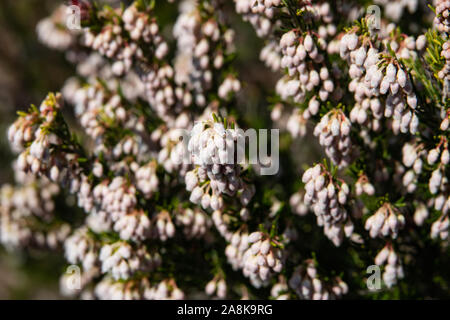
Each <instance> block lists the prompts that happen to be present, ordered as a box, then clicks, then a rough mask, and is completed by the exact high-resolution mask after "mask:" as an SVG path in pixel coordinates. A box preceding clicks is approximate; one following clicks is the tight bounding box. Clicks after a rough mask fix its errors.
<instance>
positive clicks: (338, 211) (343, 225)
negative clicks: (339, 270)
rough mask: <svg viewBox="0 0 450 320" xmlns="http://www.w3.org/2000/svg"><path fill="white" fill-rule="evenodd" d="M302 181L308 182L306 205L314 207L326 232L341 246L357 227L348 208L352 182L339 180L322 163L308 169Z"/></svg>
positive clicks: (318, 221) (306, 186)
mask: <svg viewBox="0 0 450 320" xmlns="http://www.w3.org/2000/svg"><path fill="white" fill-rule="evenodd" d="M302 181H303V183H305V184H306V185H305V190H306V193H305V196H304V202H305V204H307V205H309V206H311V208H312V210H313V211H314V214H315V215H316V217H317V224H318V225H319V226H323V227H324V233H325V235H326V236H327V237H328V238H329V239H330V240H332V241H333V243H334V244H335V245H336V246H339V245H340V244H341V243H342V240H343V238H344V236H346V237H350V236H351V235H352V233H353V228H354V226H353V222H352V221H351V219H350V216H349V214H348V212H347V209H346V204H347V202H348V200H349V197H350V189H349V187H348V185H347V184H346V183H345V182H344V181H338V180H336V179H335V178H334V177H333V176H332V175H331V174H330V172H328V171H327V170H326V169H325V167H324V165H322V164H316V165H315V166H314V167H312V168H309V169H308V170H306V171H305V173H304V174H303V177H302Z"/></svg>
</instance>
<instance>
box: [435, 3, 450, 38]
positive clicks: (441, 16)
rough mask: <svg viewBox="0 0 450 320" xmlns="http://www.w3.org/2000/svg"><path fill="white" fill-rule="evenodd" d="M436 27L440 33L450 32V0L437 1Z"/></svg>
mask: <svg viewBox="0 0 450 320" xmlns="http://www.w3.org/2000/svg"><path fill="white" fill-rule="evenodd" d="M434 25H435V26H436V28H437V29H438V31H439V32H446V33H448V32H449V31H450V3H449V2H448V0H436V16H435V18H434Z"/></svg>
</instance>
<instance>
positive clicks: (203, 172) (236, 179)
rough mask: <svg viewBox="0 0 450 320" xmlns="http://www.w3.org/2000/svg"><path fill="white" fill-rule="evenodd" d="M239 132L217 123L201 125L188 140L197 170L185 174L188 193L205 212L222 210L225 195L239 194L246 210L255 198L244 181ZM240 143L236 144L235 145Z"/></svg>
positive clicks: (199, 123)
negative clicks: (240, 158) (239, 157)
mask: <svg viewBox="0 0 450 320" xmlns="http://www.w3.org/2000/svg"><path fill="white" fill-rule="evenodd" d="M240 135H242V133H240V131H239V130H238V129H230V128H226V127H225V126H224V124H223V123H221V122H216V121H211V120H208V121H201V122H198V123H197V124H195V126H194V128H193V129H192V133H191V138H190V140H189V145H188V150H189V152H191V155H192V160H193V163H194V164H196V165H197V167H196V168H195V169H194V170H192V171H189V172H188V173H187V174H186V190H188V191H191V196H190V200H191V202H193V203H196V204H201V206H202V207H203V208H204V209H207V208H211V209H213V210H220V209H222V208H223V205H224V200H223V195H228V196H235V195H236V194H238V197H239V200H240V202H241V203H242V205H243V206H247V205H248V203H249V202H250V200H251V198H252V197H253V195H254V192H255V191H254V186H253V185H248V184H246V183H245V182H244V181H243V179H242V178H241V170H242V169H241V165H240V164H238V163H236V162H238V161H239V162H240V161H241V160H239V159H237V160H236V152H237V155H238V156H239V150H236V149H237V148H239V143H237V142H239V139H243V138H242V136H240ZM236 143H237V144H236ZM242 156H243V154H242Z"/></svg>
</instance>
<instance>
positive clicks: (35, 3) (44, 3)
mask: <svg viewBox="0 0 450 320" xmlns="http://www.w3.org/2000/svg"><path fill="white" fill-rule="evenodd" d="M61 2H62V1H61V0H2V1H0V43H1V45H0V132H1V134H0V154H1V156H0V161H1V164H0V184H4V183H13V181H14V177H13V172H12V170H11V161H12V160H13V158H14V157H13V154H12V153H11V151H10V148H9V145H8V141H7V139H6V130H7V128H8V126H9V125H10V124H11V123H12V122H13V121H14V119H15V117H16V112H17V110H24V109H27V108H28V107H29V105H30V104H32V103H33V104H39V103H40V101H41V100H42V99H43V98H44V97H45V95H46V93H47V92H49V91H57V90H59V88H61V86H62V84H63V83H64V80H65V79H66V78H67V77H68V76H69V75H70V74H73V71H74V68H73V66H71V65H70V64H69V63H67V62H66V60H65V58H64V53H61V52H55V51H52V50H50V49H48V48H46V47H45V46H43V45H42V44H40V43H39V42H38V40H37V36H36V31H35V27H36V24H37V23H38V21H39V20H40V19H42V18H44V17H46V16H47V15H49V14H50V13H51V12H52V10H53V9H54V8H55V7H56V6H58V5H59V4H61ZM63 266H64V257H63V255H62V254H61V252H59V253H49V252H39V251H27V252H18V251H14V253H8V252H7V251H6V250H5V249H4V248H2V247H0V299H58V298H60V296H59V293H58V279H59V276H60V273H61V270H62V268H63Z"/></svg>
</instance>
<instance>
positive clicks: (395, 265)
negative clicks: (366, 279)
mask: <svg viewBox="0 0 450 320" xmlns="http://www.w3.org/2000/svg"><path fill="white" fill-rule="evenodd" d="M375 264H376V265H378V266H382V265H385V267H384V272H383V281H384V283H385V284H386V286H387V287H388V288H390V287H392V286H393V285H394V284H396V283H397V281H398V279H402V278H403V277H404V274H403V267H402V265H401V262H400V260H399V258H398V256H397V254H396V253H395V251H394V248H392V245H390V244H386V245H385V246H384V248H383V249H381V251H380V252H379V253H378V254H377V255H376V257H375Z"/></svg>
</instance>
